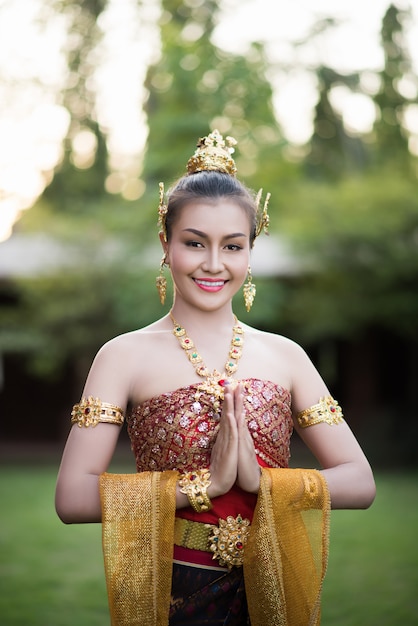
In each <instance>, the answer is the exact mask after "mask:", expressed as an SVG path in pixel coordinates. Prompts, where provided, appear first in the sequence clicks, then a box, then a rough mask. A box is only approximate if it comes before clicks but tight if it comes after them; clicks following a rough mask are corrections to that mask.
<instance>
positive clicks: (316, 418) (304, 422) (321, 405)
mask: <svg viewBox="0 0 418 626" xmlns="http://www.w3.org/2000/svg"><path fill="white" fill-rule="evenodd" d="M296 419H297V422H298V424H299V426H300V427H301V428H307V427H308V426H313V425H314V424H320V423H321V422H325V423H327V424H329V425H330V426H332V425H335V424H340V423H341V422H343V421H344V418H343V412H342V410H341V407H340V406H339V404H338V402H337V401H336V400H334V399H333V398H332V397H331V396H326V397H324V398H320V400H319V402H318V404H314V405H313V406H311V407H309V408H308V409H305V410H304V411H301V412H300V413H298V414H297V416H296Z"/></svg>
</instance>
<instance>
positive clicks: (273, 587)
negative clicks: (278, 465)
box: [100, 468, 330, 626]
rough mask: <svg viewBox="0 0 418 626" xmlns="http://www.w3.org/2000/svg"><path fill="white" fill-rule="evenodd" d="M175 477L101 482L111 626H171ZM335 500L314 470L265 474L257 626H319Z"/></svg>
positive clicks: (252, 574)
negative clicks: (332, 500) (330, 512)
mask: <svg viewBox="0 0 418 626" xmlns="http://www.w3.org/2000/svg"><path fill="white" fill-rule="evenodd" d="M177 476H178V475H177V472H173V471H167V472H143V473H140V474H103V475H102V476H101V477H100V495H101V501H102V523H103V554H104V561H105V572H106V582H107V589H108V596H109V607H110V614H111V623H112V626H167V624H168V612H169V604H170V591H171V569H172V557H173V538H174V516H175V485H176V481H177ZM329 509H330V503H329V494H328V490H327V487H326V483H325V479H324V478H323V477H322V475H321V474H320V472H317V471H316V470H303V469H298V470H294V469H267V468H263V470H262V479H261V485H260V492H259V496H258V500H257V507H256V510H255V513H254V519H253V523H252V525H251V532H250V537H249V541H248V543H247V546H246V549H245V558H244V577H245V585H246V594H247V600H248V608H249V612H250V618H251V624H252V626H266V625H268V626H317V625H318V624H319V622H320V594H321V587H322V581H323V578H324V575H325V570H326V564H327V557H328V526H329Z"/></svg>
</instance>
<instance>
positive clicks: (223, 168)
mask: <svg viewBox="0 0 418 626" xmlns="http://www.w3.org/2000/svg"><path fill="white" fill-rule="evenodd" d="M225 139H226V142H227V144H228V146H226V145H225V140H224V138H223V137H222V135H221V134H220V132H219V131H218V130H214V131H213V132H212V133H209V135H208V136H207V137H203V138H202V139H199V142H198V144H197V149H196V152H195V153H194V155H193V156H192V157H191V158H190V159H189V160H188V162H187V171H188V172H189V174H194V173H195V172H203V171H208V170H209V171H214V172H223V173H224V174H229V175H230V176H235V174H236V173H237V168H236V167H235V161H234V159H233V158H232V156H231V154H232V153H233V152H234V146H236V145H237V141H236V139H234V138H233V137H226V138H225Z"/></svg>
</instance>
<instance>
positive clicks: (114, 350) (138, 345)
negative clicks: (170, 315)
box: [96, 320, 167, 359]
mask: <svg viewBox="0 0 418 626" xmlns="http://www.w3.org/2000/svg"><path fill="white" fill-rule="evenodd" d="M166 335H167V330H166V329H165V328H164V327H163V324H162V323H161V320H158V321H157V322H154V323H153V324H150V325H149V326H144V328H140V329H138V330H133V331H130V332H127V333H123V334H121V335H118V336H116V337H113V339H110V340H109V341H107V342H106V343H105V344H104V345H103V346H102V347H101V348H100V350H99V351H98V353H97V356H96V359H97V358H99V359H107V358H110V359H113V358H123V359H127V358H129V356H130V355H132V354H133V355H135V357H136V356H137V354H138V350H140V351H141V350H143V349H146V347H147V346H148V345H149V344H151V343H152V344H154V343H155V342H158V341H159V340H161V339H162V337H163V336H166Z"/></svg>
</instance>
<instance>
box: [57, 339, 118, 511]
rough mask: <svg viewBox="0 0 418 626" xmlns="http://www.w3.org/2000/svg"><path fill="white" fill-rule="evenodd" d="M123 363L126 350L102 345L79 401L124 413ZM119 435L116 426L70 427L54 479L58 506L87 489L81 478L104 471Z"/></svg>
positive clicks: (116, 343)
mask: <svg viewBox="0 0 418 626" xmlns="http://www.w3.org/2000/svg"><path fill="white" fill-rule="evenodd" d="M127 359H128V353H127V350H126V346H124V345H121V343H119V342H117V341H112V342H109V343H108V344H106V345H105V346H104V347H103V348H102V349H101V350H100V351H99V352H98V354H97V356H96V358H95V359H94V361H93V364H92V366H91V369H90V372H89V374H88V377H87V380H86V384H85V387H84V390H83V394H82V395H83V397H88V396H93V397H94V398H98V399H99V400H100V401H101V402H106V403H109V404H113V405H116V406H118V407H120V408H121V409H122V411H123V412H124V413H125V411H126V406H127V403H128V400H129V390H130V379H129V376H128V374H127V373H128V363H127ZM119 432H120V426H118V425H116V424H106V423H99V424H97V425H96V426H94V427H93V426H89V427H88V428H86V427H84V426H82V427H79V426H78V425H77V424H74V425H73V426H72V428H71V430H70V433H69V436H68V439H67V443H66V446H65V449H64V453H63V457H62V461H61V466H60V471H59V475H58V484H57V496H58V499H59V501H60V502H62V501H63V502H65V501H67V500H68V499H69V498H70V499H74V497H75V496H74V494H77V491H78V490H85V489H89V487H88V486H86V485H87V483H86V482H85V477H88V476H93V477H97V476H99V475H100V474H102V473H103V472H105V471H107V469H108V466H109V464H110V461H111V459H112V456H113V453H114V450H115V447H116V444H117V440H118V437H119ZM86 495H87V493H86ZM79 496H80V497H81V496H82V494H81V493H80V494H79ZM77 497H78V495H77Z"/></svg>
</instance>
